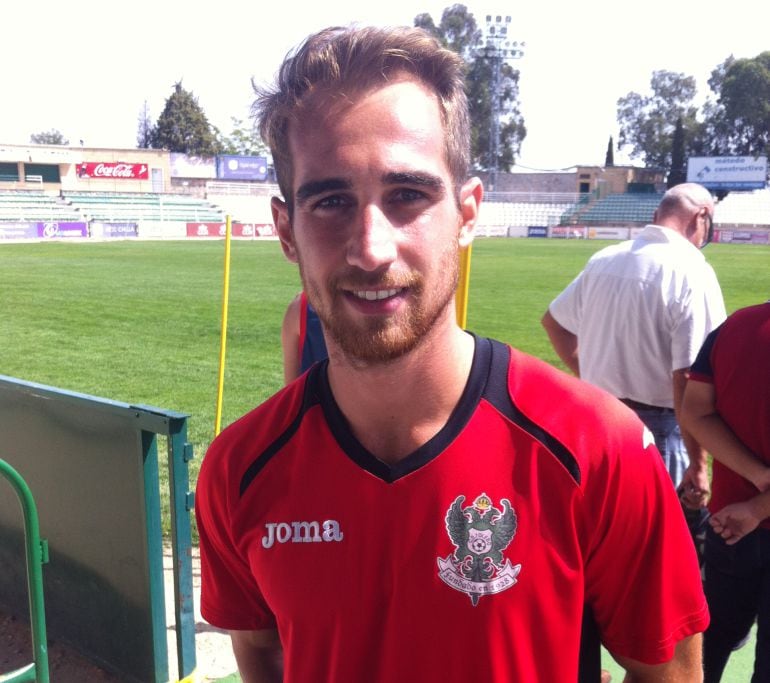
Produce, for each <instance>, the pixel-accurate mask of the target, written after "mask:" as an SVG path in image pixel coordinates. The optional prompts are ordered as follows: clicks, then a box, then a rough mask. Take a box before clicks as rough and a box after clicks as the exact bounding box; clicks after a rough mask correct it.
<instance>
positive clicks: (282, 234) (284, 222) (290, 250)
mask: <svg viewBox="0 0 770 683" xmlns="http://www.w3.org/2000/svg"><path fill="white" fill-rule="evenodd" d="M270 211H271V212H272V214H273V223H274V224H275V231H276V232H277V233H278V239H279V240H280V241H281V249H283V254H284V256H285V257H286V258H287V259H288V260H289V261H291V262H292V263H296V262H297V249H296V247H295V246H294V231H293V230H292V229H291V221H290V220H289V207H288V206H287V204H286V202H285V201H283V200H282V199H278V197H273V198H272V199H271V200H270Z"/></svg>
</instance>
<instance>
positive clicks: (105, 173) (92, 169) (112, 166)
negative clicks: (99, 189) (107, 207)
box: [78, 161, 150, 180]
mask: <svg viewBox="0 0 770 683" xmlns="http://www.w3.org/2000/svg"><path fill="white" fill-rule="evenodd" d="M149 177H150V171H149V169H148V168H147V164H125V163H123V162H121V161H100V162H83V163H82V164H78V178H109V179H112V180H147V179H148V178H149Z"/></svg>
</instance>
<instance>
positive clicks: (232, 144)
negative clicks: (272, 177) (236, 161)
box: [217, 116, 267, 156]
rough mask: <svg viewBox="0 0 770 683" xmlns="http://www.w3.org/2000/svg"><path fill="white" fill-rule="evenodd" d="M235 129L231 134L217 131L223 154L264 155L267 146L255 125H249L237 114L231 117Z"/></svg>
mask: <svg viewBox="0 0 770 683" xmlns="http://www.w3.org/2000/svg"><path fill="white" fill-rule="evenodd" d="M230 122H231V124H232V127H233V130H232V132H231V133H230V135H229V136H223V135H222V134H221V133H220V132H219V131H217V134H218V135H217V139H218V140H219V147H220V151H221V152H222V153H223V154H241V155H245V156H264V155H266V154H267V146H266V145H265V143H264V142H263V141H262V138H260V136H259V131H257V130H256V129H255V128H254V127H253V126H249V125H247V124H245V123H244V122H243V120H242V119H239V118H237V117H235V116H231V117H230Z"/></svg>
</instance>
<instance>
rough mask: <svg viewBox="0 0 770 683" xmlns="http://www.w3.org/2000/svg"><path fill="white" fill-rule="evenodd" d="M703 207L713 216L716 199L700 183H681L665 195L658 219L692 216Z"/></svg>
mask: <svg viewBox="0 0 770 683" xmlns="http://www.w3.org/2000/svg"><path fill="white" fill-rule="evenodd" d="M703 207H705V208H707V209H708V211H709V213H710V214H713V212H714V198H713V197H712V196H711V193H710V192H709V191H708V190H707V189H706V188H705V187H703V185H699V184H698V183H681V184H680V185H674V187H672V188H671V189H670V190H668V191H667V192H666V194H664V195H663V199H661V200H660V204H659V205H658V210H657V217H658V219H660V220H664V219H666V218H667V217H669V216H679V217H683V216H691V215H692V214H694V213H696V212H697V211H699V210H700V209H702V208H703Z"/></svg>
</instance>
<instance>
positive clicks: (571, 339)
mask: <svg viewBox="0 0 770 683" xmlns="http://www.w3.org/2000/svg"><path fill="white" fill-rule="evenodd" d="M540 322H541V323H542V325H543V327H544V328H545V331H546V332H547V333H548V339H550V340H551V345H552V346H553V348H554V351H556V353H557V355H558V356H559V358H561V360H562V362H563V363H564V364H565V365H566V366H567V367H568V368H569V369H570V370H572V372H574V373H575V374H576V375H577V376H578V377H580V366H579V363H578V340H577V336H576V335H574V334H572V332H570V331H569V330H567V329H566V328H564V327H562V326H561V325H560V324H559V323H558V322H556V319H555V318H554V317H553V316H552V315H551V312H550V311H546V312H545V315H544V316H543V317H542V319H541V320H540Z"/></svg>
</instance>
